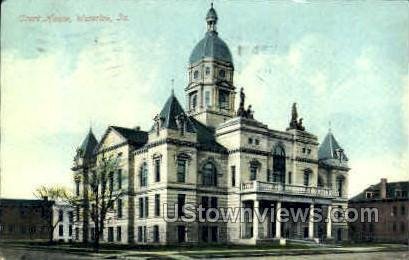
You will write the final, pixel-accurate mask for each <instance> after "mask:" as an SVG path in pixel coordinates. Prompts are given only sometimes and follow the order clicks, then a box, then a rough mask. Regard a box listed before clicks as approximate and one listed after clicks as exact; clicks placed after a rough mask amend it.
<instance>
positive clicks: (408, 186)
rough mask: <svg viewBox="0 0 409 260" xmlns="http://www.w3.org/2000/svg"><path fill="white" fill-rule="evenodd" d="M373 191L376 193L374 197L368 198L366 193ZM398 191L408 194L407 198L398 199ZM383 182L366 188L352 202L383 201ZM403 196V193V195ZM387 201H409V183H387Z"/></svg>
mask: <svg viewBox="0 0 409 260" xmlns="http://www.w3.org/2000/svg"><path fill="white" fill-rule="evenodd" d="M367 191H371V192H373V193H374V197H372V198H366V192H367ZM396 191H404V192H406V197H398V196H397V193H396ZM380 192H381V182H379V183H377V184H375V185H371V186H369V187H368V188H366V189H365V190H364V191H363V192H361V193H359V194H358V195H356V196H355V197H353V198H351V199H350V200H349V201H350V202H363V201H369V200H370V201H373V200H381V197H380ZM401 194H402V193H401ZM386 199H406V200H409V181H399V182H388V183H386Z"/></svg>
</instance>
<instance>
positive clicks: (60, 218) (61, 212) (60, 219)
mask: <svg viewBox="0 0 409 260" xmlns="http://www.w3.org/2000/svg"><path fill="white" fill-rule="evenodd" d="M63 220H64V211H62V210H61V209H60V210H59V211H58V221H60V222H61V221H63Z"/></svg>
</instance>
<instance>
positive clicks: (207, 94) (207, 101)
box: [205, 91, 211, 107]
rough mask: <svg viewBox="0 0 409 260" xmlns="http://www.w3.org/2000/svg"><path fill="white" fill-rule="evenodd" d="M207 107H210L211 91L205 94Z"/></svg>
mask: <svg viewBox="0 0 409 260" xmlns="http://www.w3.org/2000/svg"><path fill="white" fill-rule="evenodd" d="M205 105H206V107H210V106H211V104H210V91H206V92H205Z"/></svg>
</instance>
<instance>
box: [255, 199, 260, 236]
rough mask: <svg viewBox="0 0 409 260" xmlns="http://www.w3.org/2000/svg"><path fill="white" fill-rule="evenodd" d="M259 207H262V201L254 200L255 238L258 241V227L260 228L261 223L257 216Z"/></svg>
mask: <svg viewBox="0 0 409 260" xmlns="http://www.w3.org/2000/svg"><path fill="white" fill-rule="evenodd" d="M259 206H260V201H258V200H254V204H253V238H254V239H258V238H259V234H258V231H259V230H258V226H259V221H258V218H257V215H256V212H257V211H258V212H259Z"/></svg>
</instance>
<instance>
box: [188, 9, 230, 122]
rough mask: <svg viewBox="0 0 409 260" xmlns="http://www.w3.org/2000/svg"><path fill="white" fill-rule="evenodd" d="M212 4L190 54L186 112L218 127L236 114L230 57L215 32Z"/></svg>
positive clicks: (223, 43) (214, 11)
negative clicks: (204, 28)
mask: <svg viewBox="0 0 409 260" xmlns="http://www.w3.org/2000/svg"><path fill="white" fill-rule="evenodd" d="M217 20H218V17H217V14H216V10H215V9H214V8H213V4H212V6H211V8H210V9H209V11H208V12H207V15H206V23H207V32H206V34H205V36H204V38H203V39H202V40H200V41H199V43H197V44H196V46H195V48H194V49H193V51H192V53H191V55H190V58H189V68H188V71H189V84H188V86H187V87H186V89H185V93H186V99H187V103H188V104H187V106H186V107H187V112H188V114H189V115H190V116H193V117H194V118H195V119H197V120H198V121H200V122H202V123H203V124H205V125H206V126H210V127H214V128H215V127H217V126H218V125H219V124H221V123H223V122H224V121H226V120H228V119H230V118H232V117H233V116H234V114H235V108H234V94H235V91H234V90H235V87H234V86H233V73H234V66H233V59H232V55H231V53H230V50H229V48H228V47H227V44H226V43H225V42H224V41H223V40H222V39H220V37H219V35H218V32H217V28H216V26H217Z"/></svg>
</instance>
